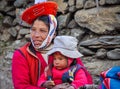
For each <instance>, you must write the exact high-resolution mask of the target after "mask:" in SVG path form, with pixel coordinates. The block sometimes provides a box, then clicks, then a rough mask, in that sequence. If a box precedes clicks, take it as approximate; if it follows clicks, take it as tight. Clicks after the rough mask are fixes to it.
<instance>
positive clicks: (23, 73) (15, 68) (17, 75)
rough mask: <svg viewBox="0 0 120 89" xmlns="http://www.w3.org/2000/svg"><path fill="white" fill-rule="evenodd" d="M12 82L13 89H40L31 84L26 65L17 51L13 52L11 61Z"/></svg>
mask: <svg viewBox="0 0 120 89" xmlns="http://www.w3.org/2000/svg"><path fill="white" fill-rule="evenodd" d="M12 80H13V85H14V89H40V88H38V87H37V85H36V86H33V85H32V84H31V82H30V73H29V67H28V63H27V61H26V59H25V58H24V56H23V55H21V53H20V52H19V51H15V52H14V55H13V59H12Z"/></svg>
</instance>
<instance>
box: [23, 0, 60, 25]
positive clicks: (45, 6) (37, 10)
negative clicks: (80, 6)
mask: <svg viewBox="0 0 120 89" xmlns="http://www.w3.org/2000/svg"><path fill="white" fill-rule="evenodd" d="M57 9H58V5H57V3H56V2H52V1H47V2H42V3H38V4H35V5H33V6H31V7H29V8H27V9H26V10H25V11H24V12H23V14H22V16H21V18H22V20H23V21H25V22H26V23H28V24H32V22H33V21H34V20H35V19H36V18H37V17H39V16H43V15H49V14H52V15H54V16H55V15H56V13H57Z"/></svg>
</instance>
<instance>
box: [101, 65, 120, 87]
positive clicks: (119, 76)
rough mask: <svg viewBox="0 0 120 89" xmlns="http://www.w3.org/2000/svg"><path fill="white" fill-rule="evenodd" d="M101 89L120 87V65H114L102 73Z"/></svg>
mask: <svg viewBox="0 0 120 89" xmlns="http://www.w3.org/2000/svg"><path fill="white" fill-rule="evenodd" d="M100 80H101V82H102V84H101V89H120V66H114V67H112V68H110V69H108V70H107V71H104V72H102V73H101V74H100Z"/></svg>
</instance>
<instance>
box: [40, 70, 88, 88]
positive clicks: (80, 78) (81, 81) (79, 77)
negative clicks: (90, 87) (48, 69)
mask: <svg viewBox="0 0 120 89" xmlns="http://www.w3.org/2000/svg"><path fill="white" fill-rule="evenodd" d="M68 69H69V68H67V69H64V70H57V69H56V68H53V69H52V74H53V78H52V79H53V81H54V82H55V84H56V85H57V84H61V83H62V75H63V73H65V72H66V71H68ZM45 81H47V78H46V76H45V74H43V75H42V76H41V77H40V79H39V80H38V86H41V85H42V84H43V83H44V82H45ZM87 83H88V82H87V78H86V75H85V72H84V71H83V70H82V69H80V70H78V71H77V73H76V75H75V79H74V81H73V82H72V83H71V85H73V86H74V87H75V88H76V89H77V88H79V87H80V86H83V85H85V84H87Z"/></svg>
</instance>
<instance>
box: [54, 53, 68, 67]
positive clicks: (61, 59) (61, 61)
mask: <svg viewBox="0 0 120 89" xmlns="http://www.w3.org/2000/svg"><path fill="white" fill-rule="evenodd" d="M53 57H54V60H53V65H54V67H55V68H56V69H64V68H66V67H67V64H68V63H67V57H65V56H64V55H62V54H61V53H58V52H57V53H54V54H53Z"/></svg>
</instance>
